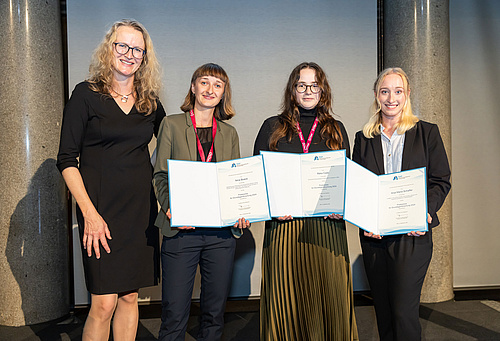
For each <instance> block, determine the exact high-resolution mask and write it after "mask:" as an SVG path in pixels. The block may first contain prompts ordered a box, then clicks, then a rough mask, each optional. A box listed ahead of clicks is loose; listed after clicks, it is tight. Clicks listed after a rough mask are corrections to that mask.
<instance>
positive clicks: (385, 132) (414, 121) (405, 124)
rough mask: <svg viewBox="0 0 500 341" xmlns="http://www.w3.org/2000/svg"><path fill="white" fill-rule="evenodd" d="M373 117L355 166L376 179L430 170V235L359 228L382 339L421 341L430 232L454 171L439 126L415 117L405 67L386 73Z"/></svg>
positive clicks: (359, 142) (358, 144)
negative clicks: (380, 232)
mask: <svg viewBox="0 0 500 341" xmlns="http://www.w3.org/2000/svg"><path fill="white" fill-rule="evenodd" d="M373 91H374V95H375V98H374V100H373V104H372V106H371V111H372V113H373V115H372V117H371V118H370V120H369V121H368V123H367V124H366V125H365V126H364V128H363V130H362V131H359V132H357V133H356V140H355V143H354V151H353V155H352V159H353V161H356V162H357V163H359V164H360V165H362V166H363V167H366V168H368V169H369V170H371V171H372V172H374V173H375V174H379V175H380V174H387V173H393V172H400V171H403V170H409V169H415V168H420V167H426V173H427V174H426V176H427V205H428V214H427V222H428V223H429V231H428V232H420V231H412V232H410V233H408V234H399V235H390V236H384V237H381V236H379V235H374V234H372V233H368V232H365V231H363V230H361V229H360V240H361V248H362V250H363V261H364V265H365V270H366V275H367V277H368V282H369V283H370V289H371V293H372V296H373V303H374V306H375V313H376V315H377V326H378V333H379V336H380V340H382V341H393V340H405V341H406V340H408V341H409V340H420V339H421V327H420V321H419V306H420V292H421V290H422V285H423V283H424V278H425V274H426V272H427V268H428V266H429V263H430V261H431V257H432V229H431V228H433V227H436V226H437V225H439V219H438V216H437V214H436V213H437V211H438V210H439V209H440V208H441V206H442V205H443V202H444V199H445V198H446V196H447V195H448V192H449V191H450V188H451V184H450V167H449V164H448V158H447V156H446V151H445V149H444V145H443V141H442V140H441V135H440V134H439V129H438V127H437V125H435V124H432V123H428V122H424V121H421V120H419V119H418V118H417V117H416V116H415V115H413V113H412V109H411V103H410V85H409V82H408V77H407V75H406V73H405V72H404V71H403V70H402V69H401V68H389V69H386V70H384V71H382V72H381V73H380V74H379V76H378V78H377V80H376V81H375V85H374V88H373Z"/></svg>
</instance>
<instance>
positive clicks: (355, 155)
mask: <svg viewBox="0 0 500 341" xmlns="http://www.w3.org/2000/svg"><path fill="white" fill-rule="evenodd" d="M362 136H363V132H362V131H358V132H357V133H356V137H355V138H354V149H353V151H352V161H354V162H356V163H358V164H360V165H361V138H362Z"/></svg>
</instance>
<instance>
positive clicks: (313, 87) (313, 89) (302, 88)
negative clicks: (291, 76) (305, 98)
mask: <svg viewBox="0 0 500 341" xmlns="http://www.w3.org/2000/svg"><path fill="white" fill-rule="evenodd" d="M307 88H309V89H311V92H312V93H313V94H317V93H318V92H320V91H321V87H320V86H319V85H318V84H311V85H307V84H305V83H298V84H297V85H295V90H297V92H298V93H299V94H301V93H304V92H306V91H307Z"/></svg>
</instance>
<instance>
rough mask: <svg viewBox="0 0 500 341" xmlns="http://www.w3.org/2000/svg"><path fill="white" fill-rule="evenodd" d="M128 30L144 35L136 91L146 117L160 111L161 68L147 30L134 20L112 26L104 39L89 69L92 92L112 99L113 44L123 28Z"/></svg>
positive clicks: (138, 107) (141, 109)
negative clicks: (158, 102) (144, 51)
mask: <svg viewBox="0 0 500 341" xmlns="http://www.w3.org/2000/svg"><path fill="white" fill-rule="evenodd" d="M122 26H128V27H132V28H133V29H135V30H137V31H139V32H141V33H142V37H143V38H144V44H145V50H146V54H145V55H144V57H143V59H142V63H141V66H139V69H137V71H136V73H135V76H134V91H135V92H136V93H137V100H136V102H135V107H136V108H137V110H138V111H139V112H144V113H146V115H149V114H151V113H152V112H153V111H154V110H156V100H157V99H158V96H159V92H160V88H161V75H160V64H159V63H158V59H157V58H156V55H155V51H154V49H153V42H152V41H151V37H150V36H149V33H148V31H147V30H146V28H145V27H144V26H143V25H142V24H141V23H139V22H137V21H134V20H131V19H123V20H120V21H117V22H115V23H114V24H113V26H111V28H110V29H109V31H108V32H107V33H106V35H105V36H104V39H103V40H102V42H101V43H100V44H99V46H98V47H97V48H96V50H95V51H94V54H93V55H92V62H91V63H90V66H89V78H88V79H87V81H88V82H89V83H90V88H91V89H92V90H93V91H96V92H99V93H101V94H104V95H109V94H110V92H111V87H112V82H113V66H112V61H113V56H114V52H113V43H114V42H115V40H116V34H117V32H116V31H117V30H118V28H119V27H122Z"/></svg>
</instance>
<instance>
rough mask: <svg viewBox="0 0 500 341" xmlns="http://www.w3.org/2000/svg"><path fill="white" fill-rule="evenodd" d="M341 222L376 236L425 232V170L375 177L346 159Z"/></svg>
mask: <svg viewBox="0 0 500 341" xmlns="http://www.w3.org/2000/svg"><path fill="white" fill-rule="evenodd" d="M344 219H345V220H347V221H349V222H350V223H352V224H354V225H357V226H359V227H360V228H362V229H363V230H365V231H368V232H372V233H373V234H376V235H391V234H402V233H409V232H411V231H427V187H426V175H425V168H417V169H412V170H407V171H403V172H399V173H391V174H383V175H376V174H374V173H372V172H370V171H369V170H367V169H366V168H364V167H362V166H360V165H358V164H357V163H356V162H354V161H351V160H349V159H347V162H346V193H345V210H344Z"/></svg>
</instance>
